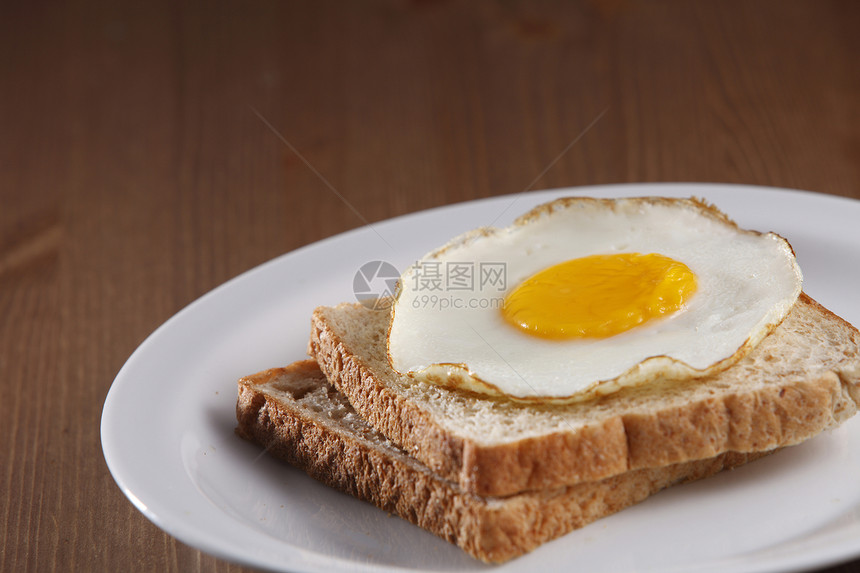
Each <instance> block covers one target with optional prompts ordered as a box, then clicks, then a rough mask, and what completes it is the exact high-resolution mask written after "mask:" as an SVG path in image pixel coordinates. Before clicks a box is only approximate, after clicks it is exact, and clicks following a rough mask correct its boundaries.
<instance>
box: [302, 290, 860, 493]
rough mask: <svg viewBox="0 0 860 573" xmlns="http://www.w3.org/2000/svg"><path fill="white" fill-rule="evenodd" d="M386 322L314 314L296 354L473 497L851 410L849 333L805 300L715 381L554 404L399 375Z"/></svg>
mask: <svg viewBox="0 0 860 573" xmlns="http://www.w3.org/2000/svg"><path fill="white" fill-rule="evenodd" d="M388 321H389V315H388V313H387V312H384V311H377V310H371V309H368V308H365V307H364V306H362V305H360V304H342V305H339V306H336V307H320V308H318V309H316V311H315V312H314V314H313V319H312V327H311V335H310V342H309V349H308V352H309V354H310V355H311V356H313V357H314V358H316V360H317V362H318V363H319V365H320V368H321V369H322V371H323V373H324V374H325V375H326V376H327V377H328V379H329V380H330V381H331V382H332V384H333V385H334V386H335V387H336V388H337V389H338V390H340V391H341V392H342V393H343V394H344V395H346V397H347V399H348V400H349V401H350V403H351V404H352V405H353V407H354V408H355V409H356V410H357V411H358V413H359V414H360V415H361V416H362V417H363V418H365V419H366V420H367V421H368V422H369V423H370V424H371V425H372V426H373V427H375V428H376V429H377V430H379V431H380V432H382V434H384V435H385V436H387V437H388V438H389V439H391V440H392V441H393V442H394V443H396V444H398V445H399V446H400V447H402V448H403V449H404V450H406V451H408V452H409V454H410V455H411V456H413V457H415V458H416V459H418V460H420V461H421V462H423V463H424V464H425V465H427V466H428V467H430V468H431V469H432V470H433V471H434V472H436V473H437V474H439V475H440V476H442V477H444V478H446V479H449V480H452V481H454V482H456V483H458V484H459V486H460V487H461V488H462V489H463V490H464V491H467V492H470V493H474V494H477V495H484V496H499V495H510V494H514V493H519V492H523V491H529V490H541V489H547V488H552V487H557V486H563V485H570V484H576V483H579V482H590V481H594V480H599V479H603V478H606V477H609V476H613V475H618V474H621V473H624V472H627V471H630V470H634V469H640V468H660V467H662V466H666V465H669V464H677V463H681V462H686V461H690V460H699V459H705V458H711V457H714V456H717V455H719V454H721V453H723V452H729V451H736V452H758V451H767V450H772V449H774V448H778V447H782V446H786V445H791V444H797V443H799V442H802V441H804V440H806V439H808V438H810V437H812V436H814V435H816V434H817V433H819V432H821V431H822V430H825V429H827V428H831V427H833V426H835V425H837V424H839V423H841V422H842V421H844V420H846V419H847V418H849V417H850V416H851V415H853V414H854V413H855V412H856V410H857V403H858V402H860V334H858V332H857V330H856V329H855V328H854V327H852V326H851V325H850V324H848V323H847V322H845V321H844V320H842V319H841V318H839V317H838V316H836V315H834V314H833V313H831V312H830V311H828V310H827V309H825V308H824V307H822V306H821V305H819V304H818V303H816V302H815V301H814V300H812V299H811V298H809V297H808V296H807V295H805V294H802V295H801V297H800V298H799V300H798V301H797V303H796V304H795V305H794V307H793V309H792V311H791V312H790V314H789V316H788V317H787V318H786V319H785V320H784V321H783V322H782V324H781V325H780V326H778V327H777V328H776V329H775V330H774V332H772V333H771V334H770V335H769V336H767V337H766V338H765V339H764V340H763V341H762V342H761V343H760V344H759V345H758V346H757V347H756V348H755V349H754V350H753V351H752V352H751V353H750V354H749V355H748V356H746V357H745V358H744V359H742V360H741V361H740V362H738V363H737V364H735V365H734V366H732V367H731V368H729V369H728V370H726V371H724V372H722V373H720V374H717V375H714V376H710V377H707V378H701V379H697V380H692V381H686V382H674V383H669V382H655V383H651V384H647V385H645V386H643V387H641V388H632V389H626V390H623V391H621V392H618V393H615V394H612V395H609V396H606V397H603V398H599V399H596V400H594V401H589V402H584V403H577V404H570V405H563V406H558V405H556V406H552V405H544V406H540V405H523V404H520V403H515V402H512V401H507V400H499V399H487V398H481V397H478V396H474V395H468V394H465V393H462V392H457V391H452V390H447V389H444V388H440V387H437V386H434V385H429V384H425V383H420V382H415V381H413V380H411V379H409V378H407V377H404V376H400V375H399V374H397V373H396V372H394V371H393V370H392V369H391V368H390V366H389V364H388V360H387V355H386V335H387V329H388Z"/></svg>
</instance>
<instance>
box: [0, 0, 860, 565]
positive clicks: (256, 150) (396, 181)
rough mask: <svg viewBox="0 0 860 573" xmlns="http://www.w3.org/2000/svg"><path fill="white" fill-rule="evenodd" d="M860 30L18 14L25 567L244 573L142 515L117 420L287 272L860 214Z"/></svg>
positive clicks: (812, 10)
mask: <svg viewBox="0 0 860 573" xmlns="http://www.w3.org/2000/svg"><path fill="white" fill-rule="evenodd" d="M858 30H860V3H858V2H854V1H852V0H844V1H818V0H810V1H796V0H758V1H754V2H750V1H745V0H744V1H739V0H730V1H720V2H717V1H707V2H705V1H701V2H699V1H681V0H678V1H665V0H659V1H649V2H644V1H643V2H634V1H626V0H591V1H577V2H561V1H558V2H555V1H537V2H525V1H518V0H498V1H489V0H479V1H475V2H467V1H465V0H464V1H453V0H452V1H441V0H440V1H431V0H423V1H412V2H407V1H398V0H390V1H389V0H371V1H367V2H352V1H333V0H328V1H322V2H312V1H307V2H238V1H235V2H229V1H224V2H206V3H204V2H200V3H194V2H167V1H153V2H108V1H103V2H98V1H83V2H75V3H63V2H41V1H40V2H5V3H3V5H2V7H0V405H2V407H0V412H2V416H3V420H2V422H0V428H2V433H0V569H2V570H4V571H51V570H61V571H68V570H79V571H144V570H145V571H182V572H185V571H239V570H241V568H240V567H237V566H234V565H231V564H228V563H226V562H223V561H219V560H216V559H214V558H212V557H209V556H208V555H205V554H201V553H199V552H198V551H196V550H194V549H191V548H189V547H187V546H185V545H183V544H181V543H179V542H177V541H175V540H174V539H172V538H171V537H170V536H168V535H166V534H165V533H163V532H161V531H160V530H159V529H157V528H156V527H155V526H154V525H152V524H150V523H149V522H148V521H147V520H146V519H145V518H144V517H143V516H142V515H141V514H139V513H138V512H137V511H136V510H135V509H134V508H133V507H132V505H131V504H130V503H129V502H128V501H127V500H126V499H125V498H124V497H123V495H122V494H121V493H120V491H119V489H118V488H117V487H116V485H115V484H114V482H113V481H112V479H111V477H110V475H109V473H108V471H107V468H106V465H105V462H104V459H103V457H102V453H101V446H100V442H99V418H100V414H101V408H102V403H103V401H104V398H105V395H106V393H107V391H108V388H109V386H110V384H111V381H112V380H113V378H114V376H115V375H116V373H117V371H118V370H119V368H120V367H121V366H122V364H123V362H124V361H125V359H126V358H127V357H128V356H129V355H130V354H131V353H132V351H134V349H135V348H136V347H137V345H138V344H139V343H140V342H141V341H142V340H143V339H144V338H145V337H146V336H147V335H148V334H149V333H150V332H152V331H153V330H154V329H155V328H156V327H157V326H158V325H160V324H161V323H162V322H163V321H164V320H166V319H167V318H169V317H170V316H171V315H173V314H174V313H175V312H176V311H178V310H179V309H180V308H182V307H183V306H185V305H186V304H188V303H189V302H191V301H192V300H194V299H195V298H197V297H199V296H200V295H202V294H203V293H205V292H207V291H208V290H210V289H212V288H213V287H215V286H217V285H219V284H220V283H222V282H224V281H225V280H227V279H229V278H231V277H233V276H235V275H237V274H239V273H241V272H242V271H245V270H247V269H249V268H251V267H253V266H255V265H257V264H259V263H261V262H263V261H266V260H268V259H270V258H272V257H275V256H277V255H279V254H282V253H284V252H287V251H290V250H292V249H294V248H296V247H299V246H302V245H306V244H308V243H311V242H313V241H316V240H318V239H322V238H324V237H328V236H330V235H332V234H335V233H338V232H341V231H344V230H347V229H350V228H354V227H358V226H361V225H362V224H364V223H366V222H373V221H379V220H382V219H386V218H389V217H392V216H394V215H400V214H403V213H409V212H413V211H416V210H419V209H424V208H428V207H434V206H437V205H444V204H447V203H452V202H456V201H463V200H468V199H473V198H478V197H487V196H491V195H497V194H504V193H511V192H518V191H523V190H526V189H541V188H549V187H560V186H573V185H584V184H596V183H616V182H644V181H701V182H729V183H748V184H760V185H769V186H780V187H792V188H800V189H806V190H811V191H817V192H821V193H830V194H835V195H844V196H849V197H855V198H860V65H858V61H860V58H859V57H858V56H860V34H858V32H857V31H858ZM276 132H277V133H276ZM344 199H345V200H344ZM348 204H351V205H352V206H354V208H355V209H354V210H353V209H351V208H350V207H349V205H348ZM858 479H860V478H858ZM799 495H802V493H800V492H799ZM832 571H840V572H843V573H845V572H848V571H860V561H856V562H854V563H853V564H849V565H844V566H841V567H839V568H837V569H833V570H832Z"/></svg>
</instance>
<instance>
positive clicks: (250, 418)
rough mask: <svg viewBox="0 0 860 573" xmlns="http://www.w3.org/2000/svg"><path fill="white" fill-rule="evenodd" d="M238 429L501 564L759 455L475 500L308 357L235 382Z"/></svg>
mask: <svg viewBox="0 0 860 573" xmlns="http://www.w3.org/2000/svg"><path fill="white" fill-rule="evenodd" d="M236 412H237V419H238V427H237V433H238V434H239V435H240V436H242V437H243V438H246V439H248V440H251V441H253V442H256V443H257V444H260V445H261V446H263V447H265V448H266V449H267V450H268V452H269V453H271V454H273V455H275V456H278V457H280V458H282V459H285V460H287V461H288V462H289V463H291V464H293V465H295V466H297V467H299V468H301V469H302V470H304V471H306V472H307V473H308V474H309V475H311V476H312V477H314V478H315V479H317V480H320V481H322V482H324V483H326V484H328V485H330V486H332V487H335V488H337V489H339V490H341V491H344V492H346V493H349V494H351V495H353V496H355V497H357V498H359V499H362V500H365V501H369V502H371V503H373V504H375V505H376V506H378V507H379V508H381V509H383V510H385V511H388V512H391V513H395V514H397V515H399V516H400V517H402V518H404V519H406V520H408V521H410V522H412V523H414V524H416V525H418V526H420V527H422V528H424V529H426V530H428V531H430V532H432V533H434V534H435V535H437V536H439V537H441V538H443V539H445V540H447V541H450V542H451V543H454V544H456V545H458V546H459V547H461V548H462V549H464V550H465V551H466V552H468V553H469V554H470V555H472V556H474V557H476V558H478V559H480V560H482V561H485V562H490V563H499V562H503V561H506V560H509V559H512V558H514V557H517V556H519V555H522V554H524V553H527V552H529V551H531V550H533V549H534V548H536V547H537V546H539V545H540V544H542V543H544V542H546V541H549V540H551V539H554V538H556V537H559V536H561V535H564V534H565V533H567V532H569V531H571V530H573V529H577V528H579V527H582V526H584V525H587V524H588V523H591V522H593V521H595V520H597V519H599V518H601V517H604V516H607V515H610V514H612V513H615V512H617V511H619V510H621V509H624V508H625V507H629V506H631V505H633V504H635V503H638V502H640V501H642V500H644V499H645V498H647V497H648V496H650V495H652V494H654V493H656V492H658V491H660V490H661V489H664V488H666V487H668V486H670V485H673V484H676V483H680V482H685V481H691V480H696V479H700V478H704V477H708V476H711V475H713V474H715V473H717V472H719V471H722V470H724V469H728V468H733V467H737V466H739V465H741V464H744V463H746V462H747V461H750V460H752V459H755V458H757V457H761V456H762V455H765V454H764V453H754V454H739V453H734V452H727V453H723V454H721V455H719V456H716V457H713V458H710V459H705V460H698V461H692V462H687V463H682V464H675V465H670V466H666V467H662V468H656V469H644V470H636V471H631V472H626V473H623V474H620V475H617V476H614V477H611V478H607V479H605V480H602V481H595V482H586V483H580V484H577V485H573V486H567V487H561V488H551V489H547V490H543V491H538V492H529V493H523V494H517V495H513V496H509V497H504V498H492V497H480V496H476V495H472V494H469V493H466V492H465V491H463V489H462V488H460V487H459V486H458V485H457V484H456V483H454V482H452V481H450V480H447V479H445V478H443V477H441V476H439V475H438V474H436V473H434V472H433V471H431V470H430V469H428V468H427V467H426V466H425V465H423V464H421V463H420V462H418V461H417V460H415V459H414V458H412V457H411V456H409V455H407V454H406V453H405V452H404V451H403V450H401V449H400V448H398V447H397V446H395V445H394V444H393V443H391V442H390V441H389V440H388V439H386V438H385V437H384V436H383V435H382V434H380V433H379V432H377V431H376V430H374V429H373V428H372V427H370V426H369V425H368V424H367V423H366V422H365V421H364V420H363V419H362V418H361V417H360V416H359V415H358V414H357V413H356V412H355V410H354V409H353V408H352V407H351V406H350V404H349V402H348V401H347V400H346V398H345V397H344V396H343V395H342V394H341V393H339V392H338V391H337V390H336V389H335V388H333V387H332V386H331V385H330V384H329V382H328V381H327V380H326V377H325V375H324V374H323V373H322V372H321V371H320V369H319V367H318V365H317V363H316V362H314V361H312V360H306V361H302V362H297V363H295V364H292V365H290V366H288V367H286V368H276V369H272V370H267V371H264V372H260V373H258V374H254V375H252V376H248V377H246V378H243V379H241V380H240V381H239V398H238V402H237V406H236Z"/></svg>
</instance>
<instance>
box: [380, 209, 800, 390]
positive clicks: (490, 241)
mask: <svg viewBox="0 0 860 573" xmlns="http://www.w3.org/2000/svg"><path fill="white" fill-rule="evenodd" d="M801 284H802V276H801V272H800V269H799V268H798V266H797V262H796V260H795V256H794V252H793V251H792V249H791V246H790V245H789V243H788V242H787V241H786V240H785V239H783V238H782V237H780V236H779V235H776V234H773V233H759V232H756V231H749V230H743V229H740V228H738V226H737V225H736V224H735V223H734V222H732V221H731V220H730V219H729V218H728V217H727V216H726V215H724V214H723V213H721V212H720V211H718V210H717V209H715V208H714V207H712V206H709V205H707V204H705V203H704V202H702V201H700V200H697V199H669V198H653V197H643V198H629V199H615V200H609V199H593V198H565V199H559V200H556V201H553V202H551V203H548V204H545V205H542V206H540V207H537V208H535V209H534V210H532V211H530V212H529V213H527V214H525V215H523V216H522V217H520V218H519V219H517V220H516V221H515V222H514V224H513V225H511V226H510V227H507V228H503V229H498V228H481V229H477V230H475V231H472V232H469V233H466V234H465V235H462V236H460V237H457V238H456V239H454V240H452V241H451V242H450V243H448V244H447V245H445V246H443V247H441V248H440V249H438V250H436V251H434V252H432V253H430V254H428V255H426V256H425V257H423V258H422V259H420V260H419V261H417V262H416V263H415V264H414V265H412V266H411V267H410V268H409V269H407V271H406V272H405V273H404V274H403V275H402V276H401V279H400V284H399V288H398V293H397V297H396V300H395V302H394V304H393V305H392V309H391V323H390V328H389V332H388V341H387V344H388V358H389V361H390V363H391V366H392V368H393V369H394V370H395V371H397V372H399V373H401V374H404V375H406V376H409V377H411V378H413V379H415V380H420V381H424V382H428V383H431V384H437V385H441V386H445V387H450V388H459V389H462V390H466V391H470V392H477V393H480V394H487V395H494V396H504V397H507V398H510V399H514V400H525V401H533V400H538V401H565V402H569V401H579V400H584V399H588V398H592V397H595V396H598V395H605V394H609V393H612V392H616V391H618V390H620V389H622V388H625V387H632V386H640V385H642V384H646V383H649V382H651V381H654V380H656V379H666V380H684V379H691V378H697V377H702V376H706V375H709V374H713V373H716V372H719V371H721V370H724V369H726V368H728V367H729V366H731V365H732V364H734V363H735V362H737V361H738V360H740V359H741V358H742V357H743V356H745V355H746V354H747V353H748V352H749V351H750V350H752V348H753V347H754V346H755V345H756V344H757V343H758V342H759V341H760V340H762V339H763V338H764V337H765V336H767V335H768V334H769V333H770V332H771V331H772V330H773V329H774V328H775V327H776V326H777V325H778V324H779V323H780V322H781V321H782V320H783V319H784V318H785V316H786V315H787V314H788V312H789V311H790V310H791V307H792V306H793V305H794V302H795V300H797V297H798V296H799V294H800V291H801Z"/></svg>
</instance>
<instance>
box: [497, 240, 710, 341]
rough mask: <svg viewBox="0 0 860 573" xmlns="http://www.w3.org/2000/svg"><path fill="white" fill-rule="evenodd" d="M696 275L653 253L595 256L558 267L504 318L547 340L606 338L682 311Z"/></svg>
mask: <svg viewBox="0 0 860 573" xmlns="http://www.w3.org/2000/svg"><path fill="white" fill-rule="evenodd" d="M695 292H696V275H695V274H693V272H692V271H691V270H690V269H689V267H687V265H685V264H684V263H681V262H679V261H676V260H674V259H671V258H669V257H666V256H663V255H660V254H656V253H651V254H640V253H621V254H613V255H591V256H588V257H582V258H578V259H571V260H569V261H565V262H563V263H559V264H556V265H553V266H551V267H549V268H547V269H544V270H542V271H540V272H538V273H537V274H534V275H532V276H531V277H529V278H528V279H526V280H525V281H523V282H522V283H521V284H520V285H519V286H517V288H515V289H514V290H513V291H511V292H510V293H509V294H508V296H507V297H505V302H504V306H503V307H502V314H503V315H504V317H505V320H507V321H508V322H509V323H511V324H513V325H514V326H516V327H517V328H520V329H521V330H523V331H525V332H527V333H529V334H532V335H534V336H539V337H542V338H551V339H570V338H605V337H609V336H613V335H615V334H619V333H622V332H625V331H627V330H629V329H631V328H633V327H635V326H638V325H640V324H643V323H645V322H648V321H650V320H653V319H655V318H657V317H660V316H664V315H667V314H671V313H673V312H675V311H677V310H678V309H680V308H681V307H682V306H683V305H684V304H685V303H686V302H687V301H688V300H689V299H690V297H692V296H693V294H694V293H695Z"/></svg>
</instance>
